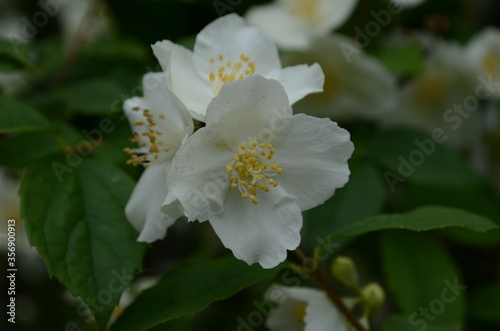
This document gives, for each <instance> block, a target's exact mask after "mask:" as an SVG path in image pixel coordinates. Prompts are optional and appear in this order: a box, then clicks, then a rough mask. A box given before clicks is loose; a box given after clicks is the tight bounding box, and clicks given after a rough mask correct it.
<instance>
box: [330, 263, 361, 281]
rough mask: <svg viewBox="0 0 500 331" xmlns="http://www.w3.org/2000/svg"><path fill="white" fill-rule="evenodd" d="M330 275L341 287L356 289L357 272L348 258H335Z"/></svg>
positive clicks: (354, 265)
mask: <svg viewBox="0 0 500 331" xmlns="http://www.w3.org/2000/svg"><path fill="white" fill-rule="evenodd" d="M331 273H332V275H333V276H334V277H335V278H336V279H337V280H338V281H339V282H341V283H342V284H343V285H345V286H347V287H349V288H352V289H357V288H358V279H359V277H358V271H357V270H356V264H355V263H354V261H353V260H352V259H351V258H350V257H347V256H337V257H336V258H335V259H334V260H333V262H332V265H331Z"/></svg>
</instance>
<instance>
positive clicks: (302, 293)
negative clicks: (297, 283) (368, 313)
mask: <svg viewBox="0 0 500 331" xmlns="http://www.w3.org/2000/svg"><path fill="white" fill-rule="evenodd" d="M265 297H266V298H267V299H268V300H271V301H273V302H275V303H277V304H279V305H278V307H277V308H276V309H275V310H274V311H272V312H271V314H270V315H269V317H268V318H267V321H266V327H267V328H269V329H270V330H271V331H331V330H335V331H348V330H349V328H348V325H347V322H346V321H345V319H344V317H343V316H342V314H341V313H340V312H339V311H338V309H337V308H336V307H335V306H334V305H333V303H332V302H331V301H330V300H329V299H328V297H327V295H326V294H325V293H324V292H323V291H320V290H318V289H314V288H307V287H285V286H280V285H273V286H272V287H270V288H269V289H268V290H267V292H266V294H265Z"/></svg>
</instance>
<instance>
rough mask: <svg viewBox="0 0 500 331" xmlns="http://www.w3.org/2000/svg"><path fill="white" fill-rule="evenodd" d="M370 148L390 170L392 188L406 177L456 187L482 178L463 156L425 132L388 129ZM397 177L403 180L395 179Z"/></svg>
mask: <svg viewBox="0 0 500 331" xmlns="http://www.w3.org/2000/svg"><path fill="white" fill-rule="evenodd" d="M367 149H368V150H369V151H370V152H371V154H372V155H373V157H374V158H375V159H376V160H377V161H378V162H380V163H381V165H382V166H383V167H384V168H385V169H386V171H384V177H385V179H386V182H387V184H388V185H389V187H390V188H391V190H394V188H395V187H397V185H401V182H405V181H406V180H408V181H411V182H420V183H426V184H432V185H439V186H445V187H454V188H459V187H460V188H463V187H473V186H478V185H479V184H481V178H480V177H479V176H478V175H477V174H476V173H475V172H474V171H473V170H472V169H471V168H470V167H469V165H467V164H466V163H465V161H464V160H462V158H460V157H459V156H458V155H456V154H455V153H454V152H453V151H451V150H450V149H448V148H447V147H445V146H444V145H442V144H438V143H436V142H434V140H432V138H430V137H429V136H427V135H426V134H424V133H421V132H417V131H413V130H410V129H395V130H392V131H385V132H382V133H380V134H379V135H378V136H376V137H375V138H374V139H373V140H372V142H371V144H369V145H368V147H367ZM417 154H418V155H423V159H420V158H419V157H415V156H414V155H417ZM412 155H413V156H412ZM415 160H416V161H415ZM420 160H422V161H420ZM396 176H399V177H401V179H395V178H396Z"/></svg>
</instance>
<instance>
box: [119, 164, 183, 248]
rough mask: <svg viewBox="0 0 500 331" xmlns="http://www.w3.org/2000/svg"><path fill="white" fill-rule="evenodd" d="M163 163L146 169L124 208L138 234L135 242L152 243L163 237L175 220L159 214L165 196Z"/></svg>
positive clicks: (164, 166) (164, 165)
mask: <svg viewBox="0 0 500 331" xmlns="http://www.w3.org/2000/svg"><path fill="white" fill-rule="evenodd" d="M165 168H166V164H165V163H160V164H152V165H151V166H149V167H148V168H146V169H145V170H144V172H143V174H142V176H141V178H140V179H139V181H138V182H137V185H136V186H135V188H134V191H133V192H132V195H131V197H130V199H129V201H128V203H127V206H126V207H125V214H126V215H127V219H128V220H129V222H130V223H131V224H132V226H133V227H134V228H135V229H136V230H137V231H139V232H140V235H139V238H138V239H137V241H140V242H148V243H150V242H153V241H155V240H158V239H162V238H164V237H165V234H166V232H167V228H168V227H169V226H171V225H172V224H173V223H174V222H175V219H174V218H171V217H167V215H165V214H164V213H162V212H161V205H162V203H163V200H164V199H165V197H166V195H167V190H166V189H165V182H164V181H163V180H161V179H162V178H164V177H165Z"/></svg>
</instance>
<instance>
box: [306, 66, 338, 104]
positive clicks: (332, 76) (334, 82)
mask: <svg viewBox="0 0 500 331" xmlns="http://www.w3.org/2000/svg"><path fill="white" fill-rule="evenodd" d="M321 67H322V69H323V72H324V74H325V83H324V85H323V93H314V94H311V95H310V96H309V98H310V100H311V101H312V102H316V103H318V104H322V103H326V102H332V100H336V99H337V97H338V96H339V95H341V94H342V90H343V86H344V85H343V83H342V78H341V77H340V76H339V74H338V73H337V69H336V68H334V66H332V65H321Z"/></svg>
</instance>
